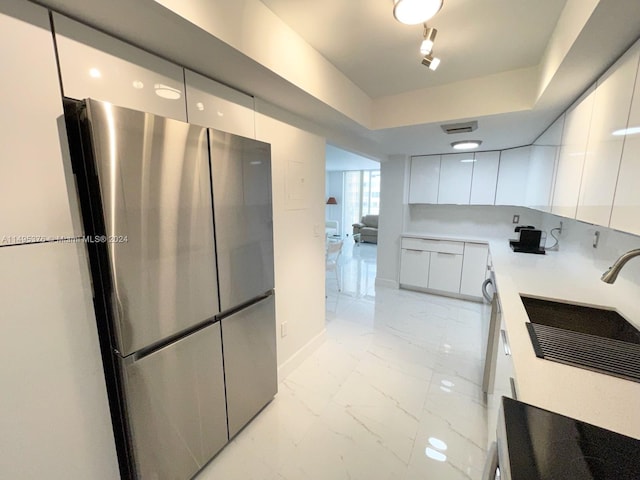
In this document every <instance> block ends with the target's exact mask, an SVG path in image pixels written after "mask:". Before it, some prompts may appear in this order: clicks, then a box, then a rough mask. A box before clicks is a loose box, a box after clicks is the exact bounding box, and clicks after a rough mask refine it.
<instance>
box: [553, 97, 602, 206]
mask: <svg viewBox="0 0 640 480" xmlns="http://www.w3.org/2000/svg"><path fill="white" fill-rule="evenodd" d="M594 90H595V86H594V87H591V88H590V89H589V90H588V91H587V92H586V93H585V95H584V96H583V97H582V98H581V99H580V100H578V102H577V103H576V104H575V105H574V106H573V107H572V108H571V109H570V110H569V111H568V112H567V114H566V119H565V125H564V132H563V134H562V145H561V147H560V154H559V157H558V172H557V174H556V182H555V187H554V191H553V202H552V205H551V213H554V214H556V215H561V216H563V217H569V218H575V216H576V210H577V208H578V195H579V193H580V179H581V178H582V167H583V165H584V157H585V152H586V150H587V140H588V135H589V126H590V123H591V113H592V110H593V98H594V96H593V92H594Z"/></svg>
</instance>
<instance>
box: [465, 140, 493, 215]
mask: <svg viewBox="0 0 640 480" xmlns="http://www.w3.org/2000/svg"><path fill="white" fill-rule="evenodd" d="M474 160H475V161H474V163H473V177H472V180H471V197H470V199H469V203H470V204H471V205H493V204H494V202H495V200H496V184H497V182H498V165H499V164H500V152H477V153H476V154H475V157H474Z"/></svg>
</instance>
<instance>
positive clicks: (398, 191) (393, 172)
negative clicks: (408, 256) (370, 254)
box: [376, 155, 409, 287]
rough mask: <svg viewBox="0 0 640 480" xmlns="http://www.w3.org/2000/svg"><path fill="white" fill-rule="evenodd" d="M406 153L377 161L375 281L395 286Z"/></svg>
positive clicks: (406, 167)
mask: <svg viewBox="0 0 640 480" xmlns="http://www.w3.org/2000/svg"><path fill="white" fill-rule="evenodd" d="M408 165H409V159H408V157H407V156H406V155H392V156H390V157H389V160H388V161H386V162H383V163H381V164H380V217H379V218H380V220H379V229H378V260H377V271H376V284H377V285H386V286H391V287H397V286H398V273H399V265H400V234H401V233H402V231H403V228H404V215H405V209H406V203H407V201H406V199H405V191H406V189H405V178H406V175H405V172H406V170H407V169H408Z"/></svg>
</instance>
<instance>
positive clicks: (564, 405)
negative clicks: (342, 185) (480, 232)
mask: <svg viewBox="0 0 640 480" xmlns="http://www.w3.org/2000/svg"><path fill="white" fill-rule="evenodd" d="M402 236H409V237H421V238H436V239H438V238H439V239H446V240H457V241H465V240H466V241H472V242H484V243H488V244H489V246H490V251H491V258H492V262H493V267H494V270H495V277H496V283H497V289H498V292H499V295H500V297H499V298H500V303H501V306H502V314H503V319H504V322H505V325H506V328H507V335H508V339H509V343H510V346H511V351H512V356H513V365H514V369H515V377H516V384H517V391H518V399H519V400H521V401H523V402H527V403H530V404H532V405H536V406H538V407H541V408H545V409H547V410H551V411H554V412H558V413H560V414H563V415H567V416H569V417H573V418H577V419H579V420H582V421H585V422H588V423H592V424H594V425H597V426H600V427H603V428H607V429H609V430H613V431H616V432H619V433H622V434H625V435H628V436H631V437H634V438H638V439H640V383H637V382H632V381H629V380H623V379H620V378H616V377H612V376H609V375H605V374H601V373H596V372H592V371H590V370H585V369H582V368H577V367H572V366H568V365H563V364H560V363H557V362H552V361H549V360H544V359H540V358H537V357H536V356H535V352H534V350H533V346H532V344H531V340H530V337H529V333H528V331H527V328H526V322H528V317H527V314H526V311H525V309H524V306H523V305H522V302H521V301H520V296H519V295H520V294H521V293H522V294H527V295H531V296H536V297H541V298H546V299H551V300H553V299H557V300H560V301H564V302H570V303H578V304H584V305H590V306H601V307H607V308H613V309H615V310H617V311H618V313H620V314H621V315H622V316H623V317H625V318H626V319H627V320H628V321H629V322H631V323H633V324H634V325H636V327H639V326H640V301H639V300H638V297H639V296H640V291H637V294H636V295H635V296H633V295H629V294H628V292H629V291H630V289H629V286H628V285H626V286H625V285H622V283H623V282H624V280H623V279H619V280H618V282H616V283H615V284H613V285H608V284H606V283H604V282H602V281H600V276H601V275H602V273H603V271H604V270H605V269H606V266H605V267H603V266H602V265H595V264H594V263H593V262H590V261H588V260H587V259H585V258H584V257H581V256H579V255H577V254H575V253H571V252H563V251H558V252H547V254H546V255H534V254H526V253H514V252H513V251H512V250H511V249H510V248H509V245H508V241H507V240H505V239H504V238H501V239H474V238H467V237H449V236H444V235H428V234H412V233H407V234H403V235H402ZM613 260H615V259H613ZM619 283H620V285H618V284H619Z"/></svg>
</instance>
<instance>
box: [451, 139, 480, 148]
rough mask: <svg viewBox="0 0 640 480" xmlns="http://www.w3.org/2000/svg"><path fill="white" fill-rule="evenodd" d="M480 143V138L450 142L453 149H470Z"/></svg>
mask: <svg viewBox="0 0 640 480" xmlns="http://www.w3.org/2000/svg"><path fill="white" fill-rule="evenodd" d="M481 144H482V140H460V141H458V142H452V143H451V146H452V147H453V149H454V150H471V149H473V148H478V147H479V146H480V145H481Z"/></svg>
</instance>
